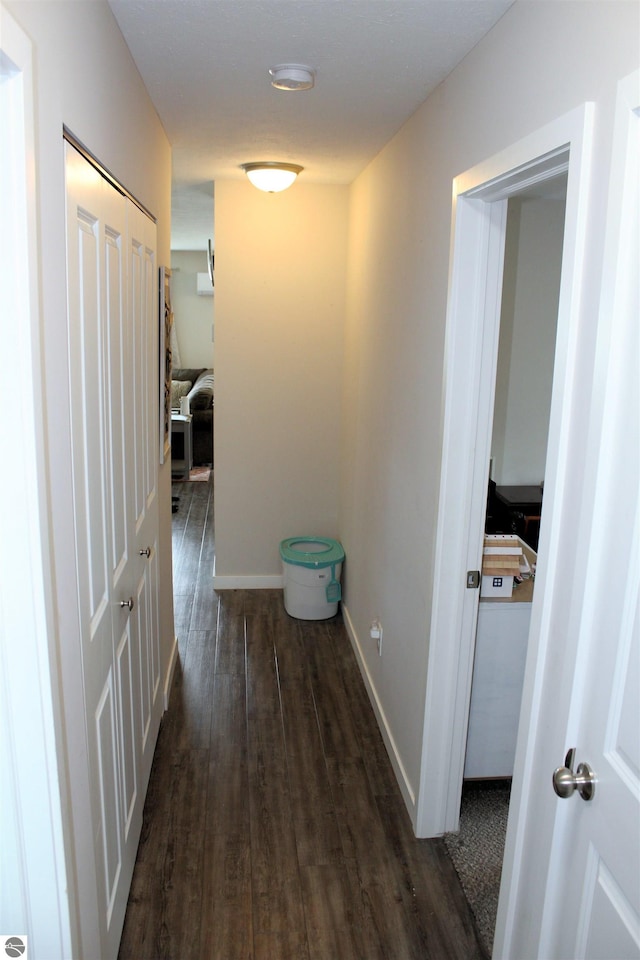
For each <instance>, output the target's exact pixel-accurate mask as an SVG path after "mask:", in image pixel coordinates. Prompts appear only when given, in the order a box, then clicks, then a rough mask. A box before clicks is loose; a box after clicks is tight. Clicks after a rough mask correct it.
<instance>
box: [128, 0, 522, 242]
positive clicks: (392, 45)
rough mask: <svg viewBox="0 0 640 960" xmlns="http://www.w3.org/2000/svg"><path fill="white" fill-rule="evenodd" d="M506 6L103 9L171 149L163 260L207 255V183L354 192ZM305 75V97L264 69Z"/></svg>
mask: <svg viewBox="0 0 640 960" xmlns="http://www.w3.org/2000/svg"><path fill="white" fill-rule="evenodd" d="M512 2H513V0H109V5H110V7H111V9H112V11H113V13H114V15H115V17H116V20H117V21H118V24H119V26H120V29H121V30H122V33H123V35H124V37H125V40H126V42H127V44H128V46H129V49H130V50H131V53H132V55H133V58H134V60H135V62H136V64H137V67H138V69H139V71H140V74H141V75H142V78H143V80H144V82H145V84H146V87H147V89H148V91H149V94H150V96H151V99H152V100H153V102H154V104H155V107H156V110H157V111H158V114H159V116H160V119H161V120H162V123H163V125H164V129H165V131H166V133H167V136H168V137H169V140H170V142H171V144H172V147H173V193H174V198H173V205H172V247H173V248H174V249H205V248H206V242H207V238H208V237H209V236H211V233H212V229H211V222H212V210H213V181H215V180H216V179H219V178H229V177H233V178H240V177H243V176H244V173H243V172H242V171H241V170H240V169H239V165H240V164H241V163H244V162H247V161H251V160H283V161H289V162H293V163H300V164H302V165H303V166H304V171H303V173H302V174H301V175H300V178H301V181H302V178H304V179H305V180H306V181H307V182H313V183H339V184H346V183H350V182H351V181H352V180H353V179H354V177H355V176H357V174H358V173H359V172H360V171H361V170H362V169H363V168H364V167H365V166H366V165H367V163H368V162H369V161H370V160H371V159H372V158H373V157H374V156H375V155H376V154H377V153H378V151H379V150H380V149H381V148H382V147H383V146H384V144H385V143H386V142H387V141H388V140H389V139H390V138H391V137H392V136H393V135H394V133H396V131H397V130H398V129H399V128H400V127H401V126H402V124H403V123H404V121H405V120H406V119H407V118H408V117H409V116H410V115H411V114H412V113H413V112H414V111H415V110H416V108H417V107H418V106H419V105H420V104H421V103H422V102H423V101H424V100H425V99H426V97H427V96H428V95H429V94H430V93H431V91H432V90H434V88H435V87H436V86H437V85H438V84H439V83H440V82H441V81H442V80H443V79H444V78H445V77H446V76H447V74H448V73H450V71H451V70H452V69H453V68H454V67H455V66H456V64H458V63H459V62H460V60H462V59H463V57H465V56H466V54H467V53H468V52H469V51H470V50H471V49H472V48H473V47H474V46H475V44H476V43H478V41H479V40H480V39H481V38H482V37H483V36H484V35H485V34H486V33H487V32H488V31H489V30H490V29H491V27H492V26H493V25H494V24H495V23H496V21H497V20H498V19H499V18H500V17H501V16H502V15H503V14H504V13H505V11H506V10H507V9H508V7H510V6H511V4H512ZM280 63H303V64H308V65H309V66H311V67H313V68H314V69H315V70H316V71H317V76H316V85H315V87H314V88H313V90H310V91H306V92H295V93H291V92H282V91H278V90H275V89H274V88H273V87H271V85H270V82H269V79H270V78H269V73H268V71H269V67H271V66H274V65H276V64H280Z"/></svg>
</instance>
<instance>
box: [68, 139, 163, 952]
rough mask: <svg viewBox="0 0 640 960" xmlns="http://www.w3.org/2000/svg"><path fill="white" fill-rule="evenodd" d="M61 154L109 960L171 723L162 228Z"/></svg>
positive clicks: (82, 593)
mask: <svg viewBox="0 0 640 960" xmlns="http://www.w3.org/2000/svg"><path fill="white" fill-rule="evenodd" d="M65 150H66V187H67V264H68V266H67V270H68V303H69V363H70V384H69V387H70V397H71V408H72V416H71V419H72V433H73V450H72V459H73V492H74V501H75V519H76V523H75V531H74V539H75V550H76V555H77V565H78V570H79V583H78V591H79V607H80V617H81V624H80V626H81V634H82V675H83V685H84V690H83V695H84V704H85V716H86V729H87V741H88V753H89V756H88V764H89V771H90V782H91V797H90V806H91V816H92V833H93V840H94V856H95V863H96V873H97V876H96V896H97V902H98V912H99V917H100V941H101V948H102V949H101V958H102V960H108V958H111V957H116V956H117V952H118V945H119V941H120V936H121V932H122V925H123V922H124V914H125V910H126V905H127V898H128V893H129V888H130V884H131V876H132V873H133V867H134V863H135V858H136V851H137V846H138V841H139V837H140V830H141V826H142V809H143V805H144V795H145V792H146V787H147V782H148V778H149V772H150V769H151V762H152V758H153V750H154V747H155V741H156V737H157V733H158V728H159V724H160V718H161V715H162V697H161V689H160V687H161V684H160V670H161V668H160V648H159V623H158V492H157V480H158V433H159V431H158V400H157V397H158V306H157V305H158V268H157V263H156V252H155V246H156V227H155V224H154V223H153V222H152V221H151V220H150V219H149V217H147V216H146V215H145V214H144V213H142V212H141V211H140V209H139V208H138V207H137V206H136V205H135V204H134V203H132V202H131V201H130V200H129V199H127V198H126V197H125V196H123V195H122V194H121V193H119V192H118V191H117V190H116V189H115V188H114V187H113V186H112V185H111V184H110V183H109V182H108V181H107V180H105V179H104V178H103V177H102V176H101V175H100V173H99V172H98V171H97V170H96V169H95V168H94V167H93V166H92V165H91V164H90V163H89V162H88V161H87V160H86V159H84V158H83V157H82V156H81V155H80V154H79V153H78V152H77V151H76V150H75V149H74V148H73V147H72V146H71V145H70V144H68V143H65Z"/></svg>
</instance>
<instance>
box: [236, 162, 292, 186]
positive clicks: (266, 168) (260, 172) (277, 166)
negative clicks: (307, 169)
mask: <svg viewBox="0 0 640 960" xmlns="http://www.w3.org/2000/svg"><path fill="white" fill-rule="evenodd" d="M240 166H241V167H242V169H243V170H244V172H245V173H246V175H247V176H248V177H249V180H250V181H251V183H252V184H253V185H254V187H257V188H258V190H264V192H265V193H280V191H281V190H286V189H287V187H290V186H291V184H292V183H293V182H294V180H295V179H296V177H297V176H298V174H299V173H300V171H301V170H304V167H301V166H299V164H297V163H275V162H273V161H271V160H262V161H259V162H257V163H241V164H240Z"/></svg>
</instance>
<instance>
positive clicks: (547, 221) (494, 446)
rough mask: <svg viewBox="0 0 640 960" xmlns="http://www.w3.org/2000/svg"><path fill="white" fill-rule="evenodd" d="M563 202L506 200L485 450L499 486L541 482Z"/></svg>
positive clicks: (552, 353)
mask: <svg viewBox="0 0 640 960" xmlns="http://www.w3.org/2000/svg"><path fill="white" fill-rule="evenodd" d="M564 208H565V201H564V199H557V200H556V199H553V200H551V199H542V198H539V197H537V198H526V199H521V198H514V199H513V200H510V201H509V210H508V216H507V239H506V249H505V263H504V282H503V294H502V311H501V316H500V345H499V349H498V369H497V372H496V399H495V408H494V417H493V436H492V443H491V454H492V457H493V459H494V473H493V479H494V480H495V481H496V483H498V484H519V483H525V484H539V483H540V482H541V481H542V480H544V470H545V463H546V456H547V438H548V433H549V430H548V428H549V412H550V409H551V387H552V383H553V361H554V353H555V345H556V327H557V322H556V321H557V317H558V296H559V293H560V266H561V263H562V241H563V236H564Z"/></svg>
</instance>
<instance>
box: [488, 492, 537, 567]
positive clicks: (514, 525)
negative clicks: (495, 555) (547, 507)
mask: <svg viewBox="0 0 640 960" xmlns="http://www.w3.org/2000/svg"><path fill="white" fill-rule="evenodd" d="M541 512H542V486H541V485H540V484H521V485H515V486H509V485H505V486H500V487H497V486H496V484H495V482H494V481H493V480H489V489H488V495H487V519H486V525H485V532H486V533H506V534H511V533H516V534H517V535H518V536H519V537H521V538H522V539H523V540H524V541H525V543H528V544H529V546H530V547H532V548H533V549H534V550H537V549H538V534H539V531H540V514H541Z"/></svg>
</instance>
